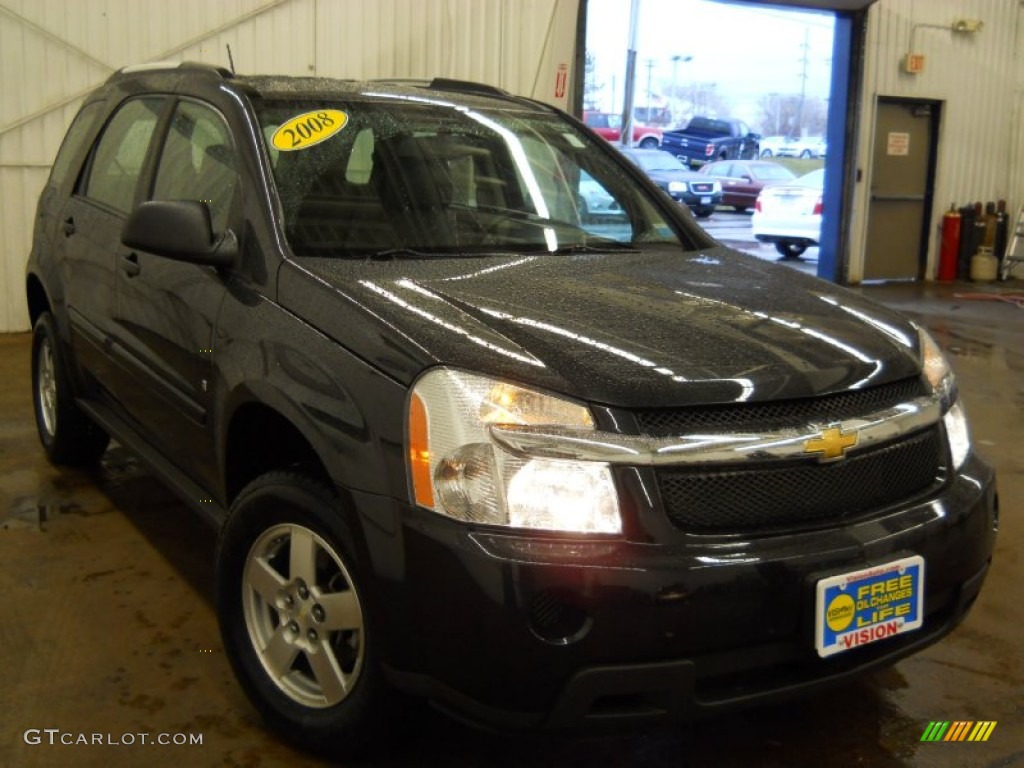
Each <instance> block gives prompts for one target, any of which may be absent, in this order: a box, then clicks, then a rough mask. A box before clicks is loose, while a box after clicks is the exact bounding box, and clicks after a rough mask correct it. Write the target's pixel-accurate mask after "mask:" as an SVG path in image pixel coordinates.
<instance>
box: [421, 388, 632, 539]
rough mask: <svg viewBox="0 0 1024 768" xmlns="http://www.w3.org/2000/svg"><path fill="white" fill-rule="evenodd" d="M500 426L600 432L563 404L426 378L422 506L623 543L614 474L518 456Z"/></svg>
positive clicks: (596, 466) (538, 395) (517, 391)
mask: <svg viewBox="0 0 1024 768" xmlns="http://www.w3.org/2000/svg"><path fill="white" fill-rule="evenodd" d="M491 425H532V426H539V425H545V426H552V427H562V428H566V427H568V428H572V429H587V430H592V429H594V421H593V418H592V417H591V415H590V411H589V410H588V409H587V408H585V407H584V406H582V405H579V404H577V403H573V402H571V401H568V400H563V399H561V398H558V397H553V396H551V395H547V394H544V393H542V392H538V391H536V390H532V389H527V388H525V387H520V386H517V385H514V384H509V383H507V382H502V381H498V380H495V379H491V378H487V377H485V376H478V375H475V374H470V373H463V372H461V371H453V370H450V369H447V368H439V369H436V370H433V371H430V372H428V373H427V374H425V375H424V376H423V377H422V378H421V379H420V380H419V381H418V382H417V383H416V386H415V387H414V388H413V391H412V396H411V398H410V401H409V466H410V474H411V476H412V484H413V492H414V496H415V499H416V503H417V504H419V505H420V506H422V507H426V508H427V509H431V510H434V511H435V512H439V513H441V514H444V515H447V516H449V517H452V518H454V519H456V520H463V521H466V522H474V523H485V524H489V525H507V526H513V527H517V528H536V529H543V530H553V531H570V532H575V533H619V532H621V530H622V522H621V518H620V516H619V502H618V496H617V494H616V492H615V485H614V483H613V482H612V476H611V471H610V470H609V468H608V465H607V464H602V463H597V462H578V461H567V460H556V459H546V458H539V457H536V458H532V457H521V456H514V455H512V454H510V453H508V452H507V451H504V450H503V449H501V448H499V447H498V446H497V445H496V444H495V443H494V441H493V440H492V439H491V435H490V431H489V428H490V426H491Z"/></svg>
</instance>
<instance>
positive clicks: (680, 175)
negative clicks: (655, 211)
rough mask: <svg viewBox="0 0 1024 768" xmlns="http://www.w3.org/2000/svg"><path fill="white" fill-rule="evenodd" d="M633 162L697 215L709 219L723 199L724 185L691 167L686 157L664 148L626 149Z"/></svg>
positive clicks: (623, 151) (626, 153) (624, 150)
mask: <svg viewBox="0 0 1024 768" xmlns="http://www.w3.org/2000/svg"><path fill="white" fill-rule="evenodd" d="M622 154H624V155H625V156H626V157H627V158H628V159H629V160H630V161H631V162H633V163H634V164H636V165H637V166H639V168H640V170H642V171H643V172H644V173H646V174H647V176H648V177H649V178H650V179H651V181H653V182H654V183H655V184H657V185H658V186H659V187H661V188H662V189H663V190H665V192H667V193H668V194H669V196H670V197H671V198H672V199H673V200H675V201H676V202H679V203H682V204H683V205H686V206H688V207H689V209H690V210H691V211H692V212H693V215H694V216H696V217H697V218H699V219H706V218H707V217H708V216H710V215H711V214H712V213H714V211H715V207H716V206H717V205H718V204H719V203H721V202H722V185H721V184H719V183H718V182H717V181H715V180H714V179H709V178H707V177H706V176H702V175H701V174H699V173H697V172H696V171H691V170H690V169H689V168H687V167H686V166H685V165H683V163H682V161H680V160H679V159H678V158H675V157H673V156H672V155H670V154H669V153H668V152H662V151H661V150H660V149H623V150H622Z"/></svg>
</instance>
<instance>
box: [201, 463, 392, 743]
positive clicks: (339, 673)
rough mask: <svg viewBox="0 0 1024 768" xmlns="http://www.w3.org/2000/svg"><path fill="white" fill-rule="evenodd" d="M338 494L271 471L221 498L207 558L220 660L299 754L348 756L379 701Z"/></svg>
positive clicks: (379, 708) (368, 737) (380, 713)
mask: <svg viewBox="0 0 1024 768" xmlns="http://www.w3.org/2000/svg"><path fill="white" fill-rule="evenodd" d="M340 508H341V500H340V499H339V497H338V495H337V494H336V493H335V492H334V491H333V490H331V489H330V488H329V487H328V486H327V485H325V484H323V483H320V482H318V481H315V480H313V479H311V478H308V477H306V476H304V475H300V474H295V473H292V472H271V473H268V474H266V475H264V476H262V477H260V478H258V479H257V480H255V481H253V482H252V483H251V484H250V485H248V486H247V487H246V488H245V489H244V490H243V491H242V492H241V493H240V494H239V496H238V498H237V500H236V501H235V502H234V504H232V507H231V510H230V513H229V516H228V520H227V523H225V525H224V529H223V532H222V534H221V540H220V546H219V549H218V553H217V614H218V618H219V621H220V626H221V636H222V639H223V642H224V648H225V651H226V652H227V655H228V658H229V660H230V662H231V665H232V667H233V668H234V671H235V674H236V676H237V677H238V680H239V682H240V683H241V685H242V687H243V689H244V690H245V692H246V694H247V695H248V696H249V698H250V700H251V701H252V703H253V705H254V706H255V707H256V709H258V710H259V711H260V713H261V714H262V715H263V717H264V719H265V720H266V721H267V724H268V725H269V726H270V727H271V728H273V729H275V730H277V731H278V732H279V733H280V734H281V735H282V736H284V737H285V738H287V739H289V740H291V741H293V742H295V743H296V744H297V745H298V746H300V747H302V748H304V749H311V750H313V751H315V752H319V753H321V754H330V755H334V756H338V755H357V754H359V753H360V752H362V751H364V750H365V748H366V747H368V746H371V744H372V740H373V736H374V735H375V733H376V731H377V730H378V728H379V726H380V725H381V724H382V721H383V717H384V714H385V713H384V709H385V707H384V702H385V701H386V699H387V696H386V695H385V694H386V684H385V682H384V681H383V679H382V677H381V674H380V670H379V669H378V666H377V660H376V658H375V654H374V645H373V643H374V638H373V637H372V635H371V632H370V621H369V610H368V609H369V606H368V602H367V596H366V594H365V592H364V590H363V584H362V583H361V581H360V574H359V566H358V562H357V559H356V557H355V547H354V542H353V537H352V533H351V531H350V530H349V528H348V526H347V525H346V524H345V522H344V521H343V520H342V519H341V516H340V515H341V512H340Z"/></svg>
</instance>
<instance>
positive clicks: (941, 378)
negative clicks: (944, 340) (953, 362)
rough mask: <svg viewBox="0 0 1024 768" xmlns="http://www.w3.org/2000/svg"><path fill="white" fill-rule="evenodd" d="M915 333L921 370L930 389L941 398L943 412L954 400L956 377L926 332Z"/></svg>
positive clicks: (923, 330) (918, 330)
mask: <svg viewBox="0 0 1024 768" xmlns="http://www.w3.org/2000/svg"><path fill="white" fill-rule="evenodd" d="M917 333H918V335H919V336H920V338H921V368H922V370H923V372H924V376H925V378H926V379H928V383H929V384H931V385H932V389H933V390H934V391H935V392H936V393H937V394H938V395H939V396H940V397H941V398H942V410H943V411H945V410H946V409H947V408H949V407H950V406H951V405H952V404H953V401H954V400H956V377H955V376H954V375H953V369H952V368H950V367H949V363H948V362H946V356H945V355H943V354H942V350H941V349H939V345H938V344H936V343H935V340H934V339H933V338H932V337H931V336H930V335H929V334H928V331H926V330H925V329H924V328H918V329H917Z"/></svg>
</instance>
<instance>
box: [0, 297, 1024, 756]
mask: <svg viewBox="0 0 1024 768" xmlns="http://www.w3.org/2000/svg"><path fill="white" fill-rule="evenodd" d="M1009 287H1010V284H1002V285H1000V286H998V287H991V288H987V289H985V290H987V291H998V290H1004V291H1005V290H1008V289H1009ZM1014 287H1015V288H1016V290H1017V291H1022V290H1024V286H1022V285H1021V284H1020V283H1019V282H1018V283H1016V284H1014ZM861 290H862V291H863V292H864V293H866V294H868V295H870V296H872V297H873V298H875V299H878V300H881V301H883V302H885V303H887V304H890V305H893V306H896V307H899V308H901V309H904V310H906V311H907V312H909V313H910V314H912V315H913V316H914V317H916V318H917V319H919V320H920V321H921V322H923V324H924V325H926V326H927V327H929V328H930V329H932V330H934V331H935V332H936V335H937V337H938V339H939V341H940V343H941V344H942V345H943V346H944V347H945V348H946V349H947V350H948V351H949V352H950V354H951V358H952V361H953V364H954V367H955V368H956V370H957V373H958V374H959V376H960V382H961V390H962V392H963V393H964V397H965V400H966V403H967V407H968V411H969V414H970V417H971V422H972V426H973V432H974V436H975V441H976V444H977V446H978V448H979V449H980V450H981V452H982V453H983V454H985V455H986V456H987V457H988V458H989V459H990V460H991V461H992V462H993V463H994V464H995V466H996V468H997V470H998V472H999V486H1000V492H1001V511H1002V526H1001V531H1000V534H999V544H998V550H997V552H996V557H995V562H994V566H993V569H992V571H991V573H990V575H989V578H988V582H987V584H986V586H985V589H984V590H983V592H982V595H981V597H980V599H979V601H978V603H977V604H976V606H975V607H974V610H973V612H972V614H971V615H970V617H969V618H968V619H967V621H966V623H965V624H964V625H963V626H961V627H960V628H959V629H958V630H957V631H956V632H954V633H953V635H951V636H950V637H949V638H947V639H946V640H944V641H943V642H941V643H939V644H938V645H936V646H933V647H932V648H931V649H929V650H928V651H926V652H924V653H921V654H919V655H917V656H915V657H913V658H911V659H908V660H906V661H904V662H902V663H900V664H899V665H897V666H895V667H893V668H890V669H888V670H886V671H883V672H880V673H876V674H873V675H871V676H869V677H867V678H865V679H863V680H862V681H861V682H858V683H856V684H852V685H848V686H845V687H843V688H839V689H836V690H833V691H831V692H829V693H827V694H825V695H821V696H817V697H815V698H812V699H806V700H802V701H799V702H796V703H791V704H787V705H785V706H777V707H766V708H760V709H756V710H752V711H748V712H745V713H743V714H739V715H735V716H731V717H727V718H722V719H718V720H714V721H710V722H704V723H701V724H700V725H699V726H698V727H695V728H678V729H670V730H652V731H648V732H644V733H639V734H635V735H632V736H621V737H603V738H592V739H587V740H569V739H559V738H549V737H522V736H508V735H492V734H488V733H483V732H479V731H474V730H470V729H467V728H465V727H463V726H461V725H459V724H457V723H455V722H452V721H450V720H449V719H447V718H445V717H443V716H441V715H439V714H436V713H434V712H433V711H432V710H429V709H428V708H426V707H424V708H422V709H421V710H420V709H417V710H414V715H413V716H411V717H409V718H407V719H406V720H405V721H404V722H401V723H396V725H395V729H394V738H393V739H390V740H389V741H388V743H387V744H382V745H381V747H380V750H379V753H378V754H377V755H376V756H375V757H374V759H373V760H372V761H368V762H367V763H365V764H366V765H375V766H385V767H391V766H417V767H419V766H424V767H431V766H437V767H438V768H440V766H444V767H445V768H456V767H458V766H488V768H494V767H498V768H500V767H502V766H531V768H533V767H535V766H542V767H543V766H550V767H552V768H554V767H555V766H558V768H562V767H563V766H581V767H582V766H586V767H587V768H593V767H594V766H601V767H602V768H604V767H605V766H633V765H637V766H715V768H730V767H732V766H736V767H739V766H744V768H746V767H747V766H765V767H768V768H772V767H778V768H791V767H792V766H817V767H825V766H871V767H872V768H889V767H893V768H895V767H897V766H953V765H955V766H976V767H977V768H989V767H991V768H995V767H996V766H1013V765H1024V642H1022V640H1021V628H1022V627H1024V601H1022V600H1021V599H1020V593H1019V592H1018V590H1020V589H1021V588H1022V585H1024V558H1022V557H1021V550H1022V549H1024V502H1022V497H1024V450H1022V448H1021V446H1022V442H1021V437H1020V436H1021V434H1024V312H1022V311H1021V309H1019V308H1017V307H1016V306H1013V305H1011V304H1005V303H996V302H984V301H975V300H969V299H961V298H956V297H955V296H954V293H956V292H961V291H974V290H977V289H976V288H975V287H974V286H970V285H967V284H958V285H953V286H925V287H922V286H915V285H894V286H884V287H870V288H863V289H861ZM28 359H29V337H28V335H27V334H19V335H12V336H6V337H0V414H2V417H0V556H2V560H3V567H2V568H0V669H2V670H3V683H2V685H0V713H2V714H0V765H2V766H18V767H20V766H55V765H75V766H83V767H87V766H120V765H142V764H145V765H147V766H149V767H150V768H159V767H160V766H175V768H177V767H178V766H180V765H189V766H263V767H266V768H270V767H271V766H285V765H288V766H313V765H321V763H319V762H318V761H316V760H313V759H310V758H309V757H307V756H305V755H302V754H299V753H297V752H295V751H293V750H292V749H290V748H289V747H287V746H285V745H283V744H281V743H280V742H278V741H277V740H275V739H274V738H272V737H271V736H270V735H269V734H268V733H267V732H266V731H265V730H264V729H263V728H262V726H261V724H260V722H259V719H258V717H257V715H256V713H255V711H254V710H253V709H252V708H251V707H250V705H249V704H248V702H247V701H246V699H245V698H244V697H243V695H242V692H241V690H240V689H239V688H238V686H237V685H236V684H235V682H234V679H233V678H232V675H231V672H230V670H229V668H228V664H227V660H226V659H225V657H224V655H223V652H222V650H221V646H220V639H219V636H218V633H217V627H216V621H215V618H214V613H213V609H212V607H211V605H212V583H213V553H214V537H213V536H212V535H211V533H210V531H209V530H208V529H206V528H205V526H204V524H203V523H202V522H201V521H199V520H198V519H197V518H196V517H195V516H193V515H192V514H191V513H190V512H189V511H188V510H187V509H186V508H184V507H183V506H182V505H180V504H179V503H178V502H177V501H176V500H175V499H174V498H172V497H171V495H170V494H169V493H168V492H167V491H165V490H164V489H163V488H162V487H161V486H160V485H159V484H158V483H157V482H156V481H155V480H154V479H153V478H152V477H151V476H150V475H149V474H148V473H147V472H146V471H145V469H144V468H142V467H141V466H140V465H139V463H138V462H137V461H136V460H134V459H133V458H132V457H131V456H130V455H128V454H127V453H126V452H125V451H123V450H122V449H120V448H117V447H115V448H113V449H111V450H110V451H109V452H108V454H107V456H106V457H105V460H104V462H103V465H102V467H101V468H100V469H98V470H97V471H95V472H93V473H83V472H74V471H69V470H64V469H55V468H53V467H51V466H50V465H49V464H48V463H47V462H46V461H45V459H44V458H43V454H42V451H41V449H40V448H39V446H38V444H37V440H36V436H35V427H34V424H33V420H32V415H31V405H30V396H29V375H28V372H29V364H28ZM932 720H975V721H977V720H994V721H997V722H998V725H997V726H996V728H995V730H994V731H993V732H992V735H991V737H990V739H989V741H988V742H986V743H976V744H974V743H962V744H957V743H936V744H933V743H921V741H920V738H921V735H922V733H923V731H924V729H925V727H926V726H927V725H928V723H929V721H932ZM47 728H56V729H60V731H61V732H62V733H63V734H70V737H71V738H78V734H86V738H87V739H88V738H91V734H94V733H98V734H104V738H105V739H107V740H113V741H119V742H122V743H121V744H120V745H90V746H85V745H74V746H59V745H58V746H50V745H49V744H48V743H47V739H48V738H49V737H48V735H47V734H46V733H42V734H41V739H42V742H43V743H41V744H27V743H26V741H25V733H26V730H27V729H47ZM140 733H146V734H149V737H150V738H154V739H155V738H156V737H157V734H160V733H169V734H175V733H185V734H190V735H196V734H201V736H202V745H201V746H160V745H149V744H147V745H141V744H140V743H139V742H140V741H141V737H139V736H135V737H134V740H135V742H136V743H135V744H132V745H127V744H125V743H123V742H127V741H128V740H129V739H130V738H132V737H131V736H130V735H131V734H140ZM124 734H129V736H127V737H126V736H125V735H124ZM30 736H31V734H30ZM57 738H58V740H59V738H60V737H57ZM64 738H65V739H67V738H69V736H64Z"/></svg>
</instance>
